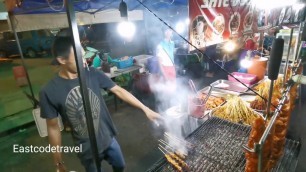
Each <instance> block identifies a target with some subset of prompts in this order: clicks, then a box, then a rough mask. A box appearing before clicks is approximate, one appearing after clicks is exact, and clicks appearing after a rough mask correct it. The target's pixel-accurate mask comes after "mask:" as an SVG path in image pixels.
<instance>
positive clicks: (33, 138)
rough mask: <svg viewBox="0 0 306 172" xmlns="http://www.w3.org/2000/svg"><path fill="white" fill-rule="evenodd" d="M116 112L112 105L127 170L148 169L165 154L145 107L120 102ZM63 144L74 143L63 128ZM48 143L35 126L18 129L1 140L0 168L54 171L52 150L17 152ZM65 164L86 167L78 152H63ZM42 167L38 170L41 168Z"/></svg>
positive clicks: (79, 168) (16, 171) (77, 168)
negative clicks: (15, 147)
mask: <svg viewBox="0 0 306 172" xmlns="http://www.w3.org/2000/svg"><path fill="white" fill-rule="evenodd" d="M119 109H120V110H118V111H116V112H114V108H113V107H112V106H111V107H110V111H111V113H112V117H113V120H114V122H115V124H116V126H117V129H118V131H119V135H118V137H117V140H118V142H119V144H120V145H121V148H122V151H123V154H124V158H125V160H126V164H127V169H126V171H127V172H138V171H139V172H140V171H146V169H148V168H149V167H150V166H151V165H152V164H154V162H156V161H157V160H158V159H159V158H160V157H161V156H162V155H161V154H160V152H159V151H158V149H157V138H156V137H157V136H158V134H157V133H155V131H154V127H153V126H152V125H151V122H149V120H148V119H147V118H146V116H145V115H144V114H143V113H142V111H139V110H135V108H134V107H130V106H128V105H126V104H120V105H119ZM62 138H63V145H67V146H69V145H71V146H72V145H73V142H72V138H71V135H70V133H67V132H65V131H62ZM14 144H19V145H22V146H26V145H33V146H36V145H37V146H41V145H42V146H46V145H47V144H48V141H47V138H41V137H39V135H38V132H37V130H36V127H35V126H30V127H28V128H25V129H23V130H20V131H19V132H17V133H14V134H11V135H9V136H6V137H5V138H1V141H0V152H1V153H0V169H1V170H0V171H3V172H20V171H25V172H28V171H46V172H48V171H55V170H54V165H53V160H52V156H51V154H48V153H44V154H34V153H32V154H14V153H13V145H14ZM63 155H64V158H63V159H64V161H65V163H66V166H67V167H68V169H69V170H70V171H78V172H82V171H84V169H83V167H82V165H81V164H80V162H79V159H78V158H77V156H76V154H72V153H70V154H63ZM102 166H103V168H104V169H105V171H111V168H110V166H109V165H108V164H107V163H103V164H102ZM38 169H39V170H38Z"/></svg>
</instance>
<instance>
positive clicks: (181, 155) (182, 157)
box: [158, 139, 187, 160]
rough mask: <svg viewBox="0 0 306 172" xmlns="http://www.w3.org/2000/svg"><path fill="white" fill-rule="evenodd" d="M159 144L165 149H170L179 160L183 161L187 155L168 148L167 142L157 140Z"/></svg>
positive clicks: (170, 147)
mask: <svg viewBox="0 0 306 172" xmlns="http://www.w3.org/2000/svg"><path fill="white" fill-rule="evenodd" d="M158 141H159V142H160V143H161V144H163V145H165V147H166V149H167V148H169V149H171V150H172V151H173V152H174V153H175V154H176V155H177V156H178V157H180V158H181V159H183V160H184V159H185V158H186V156H187V154H186V153H183V152H180V151H175V148H174V147H172V146H170V145H169V144H168V143H167V142H165V141H164V140H162V139H159V140H158Z"/></svg>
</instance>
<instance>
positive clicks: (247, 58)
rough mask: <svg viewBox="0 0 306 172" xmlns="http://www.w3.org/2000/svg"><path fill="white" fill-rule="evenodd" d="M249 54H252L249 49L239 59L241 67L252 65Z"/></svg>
mask: <svg viewBox="0 0 306 172" xmlns="http://www.w3.org/2000/svg"><path fill="white" fill-rule="evenodd" d="M251 54H252V51H250V50H248V51H247V52H246V56H245V58H244V59H243V60H241V62H240V66H241V67H243V68H246V69H247V68H249V67H251V66H252V64H253V61H252V59H251Z"/></svg>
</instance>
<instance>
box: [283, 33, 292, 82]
mask: <svg viewBox="0 0 306 172" xmlns="http://www.w3.org/2000/svg"><path fill="white" fill-rule="evenodd" d="M293 30H294V29H293V28H291V31H290V39H289V46H288V53H287V59H286V65H285V69H284V72H283V73H284V79H283V82H284V85H283V87H285V85H286V81H285V79H286V75H287V70H288V63H289V55H290V50H291V42H292V36H293Z"/></svg>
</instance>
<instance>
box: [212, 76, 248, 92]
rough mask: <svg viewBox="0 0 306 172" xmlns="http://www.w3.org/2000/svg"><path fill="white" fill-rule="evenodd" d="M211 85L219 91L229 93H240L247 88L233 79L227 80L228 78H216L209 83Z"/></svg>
mask: <svg viewBox="0 0 306 172" xmlns="http://www.w3.org/2000/svg"><path fill="white" fill-rule="evenodd" d="M210 85H211V86H213V87H214V89H218V90H220V91H223V92H224V91H225V92H227V93H229V94H236V95H237V94H240V93H243V92H246V91H248V88H247V87H245V86H244V85H242V84H241V83H239V82H233V81H228V80H223V79H220V80H217V81H215V82H213V83H212V84H210Z"/></svg>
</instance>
